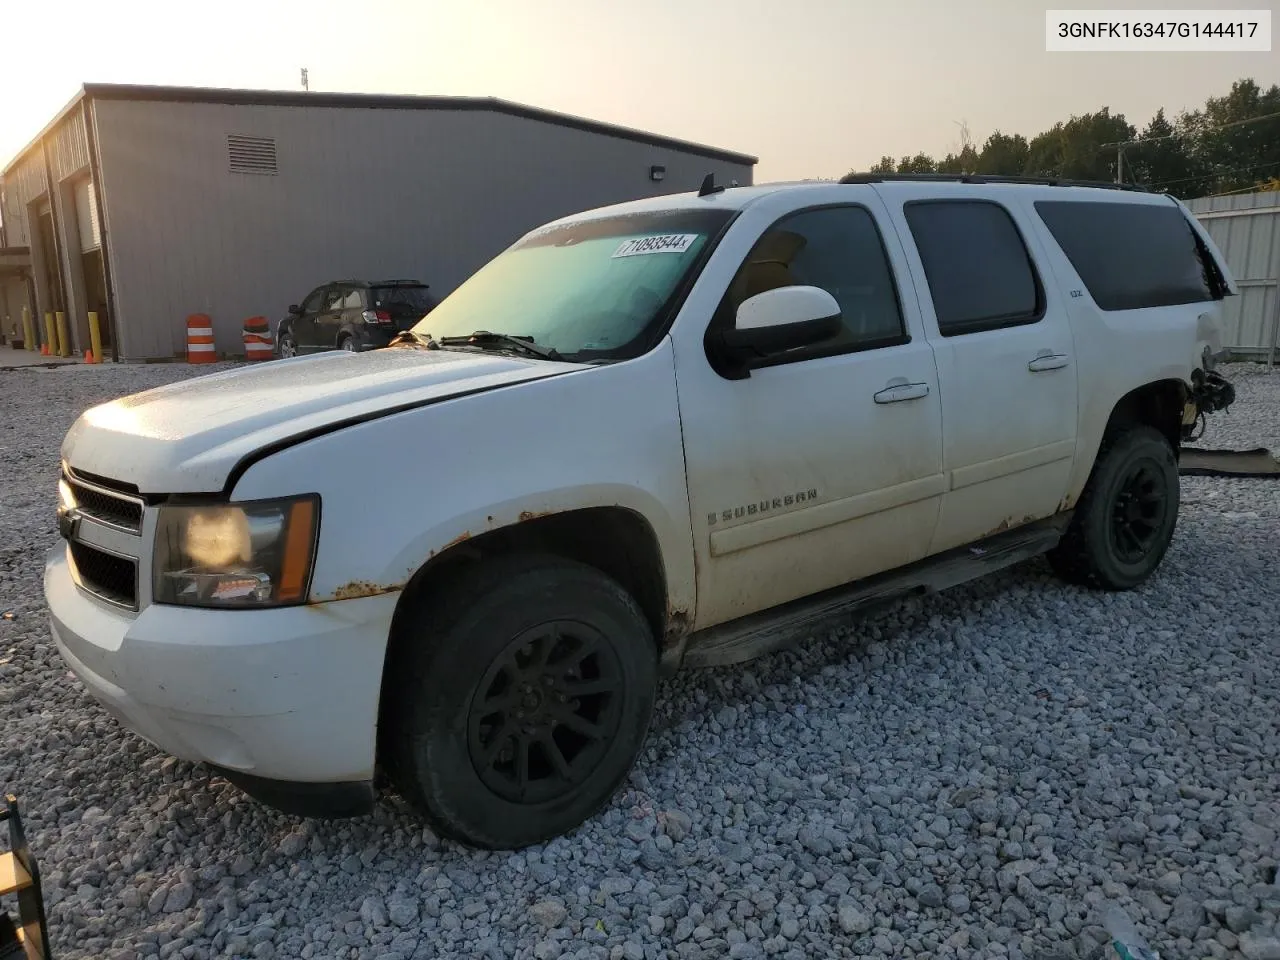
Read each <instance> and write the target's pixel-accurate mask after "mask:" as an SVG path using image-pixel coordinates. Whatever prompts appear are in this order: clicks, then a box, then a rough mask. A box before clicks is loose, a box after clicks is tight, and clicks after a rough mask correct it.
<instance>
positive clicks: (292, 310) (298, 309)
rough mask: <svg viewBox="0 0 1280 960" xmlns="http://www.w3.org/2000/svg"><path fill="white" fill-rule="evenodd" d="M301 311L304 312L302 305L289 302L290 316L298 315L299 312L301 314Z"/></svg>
mask: <svg viewBox="0 0 1280 960" xmlns="http://www.w3.org/2000/svg"><path fill="white" fill-rule="evenodd" d="M300 313H302V308H301V307H300V306H298V305H297V304H296V303H291V304H289V315H290V316H292V317H296V316H297V315H298V314H300Z"/></svg>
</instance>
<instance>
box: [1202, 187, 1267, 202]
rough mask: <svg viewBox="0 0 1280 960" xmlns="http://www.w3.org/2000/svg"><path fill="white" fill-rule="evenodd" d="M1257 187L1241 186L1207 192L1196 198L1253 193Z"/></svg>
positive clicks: (1205, 198)
mask: <svg viewBox="0 0 1280 960" xmlns="http://www.w3.org/2000/svg"><path fill="white" fill-rule="evenodd" d="M1257 189H1258V188H1257V186H1256V185H1255V186H1252V187H1240V188H1238V189H1236V190H1224V191H1223V192H1222V193H1207V194H1205V195H1204V196H1203V197H1197V198H1196V199H1197V200H1208V199H1209V198H1210V197H1231V196H1235V195H1236V194H1237V193H1253V192H1254V191H1255V190H1257Z"/></svg>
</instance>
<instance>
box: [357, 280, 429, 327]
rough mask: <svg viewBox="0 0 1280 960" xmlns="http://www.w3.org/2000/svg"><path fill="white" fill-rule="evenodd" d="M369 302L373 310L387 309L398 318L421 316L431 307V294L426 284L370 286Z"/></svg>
mask: <svg viewBox="0 0 1280 960" xmlns="http://www.w3.org/2000/svg"><path fill="white" fill-rule="evenodd" d="M369 303H370V308H371V309H373V310H385V311H386V312H387V313H389V314H391V316H393V317H394V318H396V319H397V320H399V319H401V318H402V317H410V316H412V317H421V316H422V315H423V314H425V313H427V312H428V311H429V310H430V309H431V294H430V293H429V292H428V291H427V288H426V287H425V286H410V285H408V284H402V285H397V286H386V287H370V288H369Z"/></svg>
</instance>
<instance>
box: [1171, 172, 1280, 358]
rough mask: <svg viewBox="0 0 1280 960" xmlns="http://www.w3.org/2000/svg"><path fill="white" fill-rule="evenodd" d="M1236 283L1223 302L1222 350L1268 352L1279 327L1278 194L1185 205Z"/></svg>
mask: <svg viewBox="0 0 1280 960" xmlns="http://www.w3.org/2000/svg"><path fill="white" fill-rule="evenodd" d="M1187 206H1188V207H1189V208H1190V209H1191V212H1192V213H1194V214H1195V215H1196V219H1198V220H1199V221H1200V222H1201V223H1203V224H1204V226H1205V229H1207V230H1208V231H1209V235H1210V236H1211V237H1213V241H1214V243H1216V244H1217V245H1218V248H1219V249H1220V250H1221V251H1222V254H1223V256H1224V257H1226V259H1227V265H1228V266H1229V267H1230V268H1231V272H1232V273H1233V274H1234V275H1235V278H1236V280H1237V282H1238V283H1239V285H1240V295H1239V296H1238V297H1231V298H1229V299H1228V300H1227V303H1226V311H1225V316H1224V320H1225V323H1224V327H1225V329H1224V330H1223V346H1226V347H1230V348H1231V349H1232V350H1233V352H1236V353H1238V354H1240V355H1242V356H1249V355H1259V354H1262V353H1269V352H1270V350H1271V348H1272V347H1273V346H1274V345H1275V344H1276V342H1277V341H1276V336H1277V324H1278V323H1280V296H1278V295H1277V278H1278V277H1280V192H1268V193H1245V194H1237V195H1235V196H1229V197H1204V198H1201V199H1199V200H1191V201H1188V203H1187Z"/></svg>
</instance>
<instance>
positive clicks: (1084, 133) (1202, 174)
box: [850, 78, 1280, 200]
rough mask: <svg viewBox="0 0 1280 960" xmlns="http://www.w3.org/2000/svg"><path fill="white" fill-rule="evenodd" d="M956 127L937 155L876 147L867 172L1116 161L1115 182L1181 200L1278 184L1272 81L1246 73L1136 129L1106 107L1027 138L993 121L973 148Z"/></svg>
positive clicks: (1003, 172) (1065, 173)
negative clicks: (1265, 84) (1226, 87)
mask: <svg viewBox="0 0 1280 960" xmlns="http://www.w3.org/2000/svg"><path fill="white" fill-rule="evenodd" d="M961 129H962V135H961V142H960V145H959V149H958V150H953V151H952V152H950V153H948V154H947V155H946V156H945V157H943V158H942V159H941V160H935V159H934V158H933V157H931V156H929V155H927V154H924V153H918V154H916V155H915V156H913V157H902V158H901V159H899V160H896V161H895V160H894V158H893V157H888V156H886V157H882V158H881V159H880V162H879V163H877V164H876V165H875V166H873V167H872V168H871V170H870V172H871V173H945V174H986V175H987V176H1008V177H1062V178H1064V179H1072V180H1105V181H1110V182H1115V181H1116V180H1117V176H1116V173H1117V167H1119V168H1120V178H1121V179H1123V182H1125V183H1136V184H1140V185H1143V186H1146V187H1147V188H1149V189H1152V190H1160V191H1165V192H1168V193H1172V194H1174V195H1175V196H1177V197H1179V198H1181V199H1184V200H1189V199H1192V198H1194V197H1204V196H1210V195H1213V194H1222V193H1234V192H1244V191H1248V190H1277V189H1280V85H1275V84H1273V85H1272V86H1271V87H1270V88H1268V89H1266V90H1264V89H1262V88H1261V87H1259V86H1258V84H1257V83H1255V82H1254V81H1253V80H1252V79H1248V78H1247V79H1243V80H1237V81H1236V82H1235V83H1233V84H1232V85H1231V92H1230V93H1228V94H1226V95H1225V96H1221V97H1210V98H1209V99H1208V100H1206V101H1205V105H1204V107H1203V108H1201V109H1197V110H1191V111H1183V112H1181V113H1179V114H1178V115H1177V116H1176V117H1175V118H1174V119H1173V120H1170V119H1169V118H1168V117H1166V116H1165V112H1164V109H1163V108H1161V109H1159V110H1157V111H1156V114H1155V116H1154V117H1152V118H1151V121H1150V122H1149V123H1148V124H1147V125H1146V126H1145V127H1143V128H1142V129H1141V130H1139V129H1138V128H1137V127H1135V126H1133V125H1132V124H1130V123H1129V122H1128V121H1127V120H1126V119H1125V117H1124V114H1120V113H1115V114H1113V113H1112V112H1111V110H1110V108H1108V107H1103V108H1102V109H1101V110H1098V111H1097V112H1096V113H1086V114H1084V115H1082V116H1072V117H1071V118H1070V119H1069V120H1065V121H1059V122H1058V123H1055V124H1054V125H1053V126H1052V127H1050V128H1049V129H1048V130H1045V131H1044V132H1043V133H1041V134H1039V135H1037V136H1035V137H1032V138H1031V139H1030V140H1027V139H1026V138H1025V137H1024V136H1022V135H1021V134H1017V133H1015V134H1006V133H1003V132H1001V131H999V130H997V131H995V132H994V133H992V134H991V136H989V137H987V139H986V142H985V143H983V145H982V146H981V147H980V148H978V147H975V146H974V145H973V142H972V140H971V139H970V138H969V135H968V131H967V129H966V128H965V127H963V126H962V127H961ZM1117 145H1118V146H1117ZM850 175H851V176H856V175H857V172H856V171H855V172H853V173H852V174H850Z"/></svg>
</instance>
